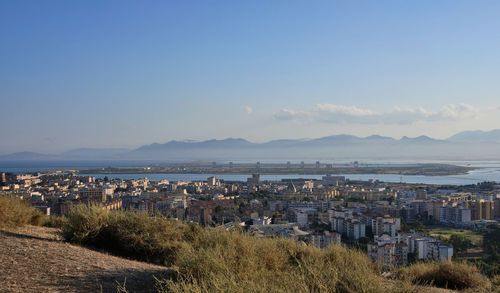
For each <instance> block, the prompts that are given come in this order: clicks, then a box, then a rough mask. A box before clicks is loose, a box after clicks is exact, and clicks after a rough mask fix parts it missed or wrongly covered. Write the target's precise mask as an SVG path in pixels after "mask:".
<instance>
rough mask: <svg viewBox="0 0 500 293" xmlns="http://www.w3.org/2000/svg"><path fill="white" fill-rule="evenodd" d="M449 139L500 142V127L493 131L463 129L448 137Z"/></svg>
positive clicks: (472, 141) (453, 140)
mask: <svg viewBox="0 0 500 293" xmlns="http://www.w3.org/2000/svg"><path fill="white" fill-rule="evenodd" d="M448 141H452V142H467V143H500V129H495V130H491V131H481V130H474V131H463V132H459V133H457V134H455V135H453V136H452V137H450V138H448Z"/></svg>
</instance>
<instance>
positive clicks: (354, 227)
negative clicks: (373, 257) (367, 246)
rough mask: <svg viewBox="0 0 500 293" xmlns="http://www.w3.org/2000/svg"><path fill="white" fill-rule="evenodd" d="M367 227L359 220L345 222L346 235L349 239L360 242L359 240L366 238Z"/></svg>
mask: <svg viewBox="0 0 500 293" xmlns="http://www.w3.org/2000/svg"><path fill="white" fill-rule="evenodd" d="M365 229H366V226H365V224H364V223H361V222H360V221H359V220H358V219H346V220H345V221H344V233H345V234H346V236H347V238H349V239H353V240H358V239H359V238H362V237H366V233H365Z"/></svg>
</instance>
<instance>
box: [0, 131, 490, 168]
mask: <svg viewBox="0 0 500 293" xmlns="http://www.w3.org/2000/svg"><path fill="white" fill-rule="evenodd" d="M499 150H500V130H492V131H488V132H485V131H464V132H460V133H457V134H455V135H453V136H451V137H450V138H448V139H445V140H441V139H434V138H431V137H428V136H419V137H414V138H410V137H407V136H404V137H402V138H401V139H395V138H392V137H387V136H380V135H370V136H367V137H358V136H353V135H347V134H341V135H331V136H325V137H320V138H315V139H278V140H272V141H268V142H264V143H254V142H250V141H248V140H245V139H242V138H227V139H221V140H218V139H211V140H205V141H193V140H186V141H176V140H172V141H169V142H166V143H163V144H161V143H153V144H150V145H144V146H141V147H139V148H137V149H134V150H129V149H123V148H103V149H99V148H80V149H74V150H69V151H66V152H63V153H61V154H59V155H46V154H40V153H34V152H20V153H13V154H9V155H2V156H0V160H4V161H7V160H75V159H78V160H96V159H103V160H104V159H105V160H115V159H116V160H170V159H180V160H259V159H262V160H263V159H309V158H311V159H324V158H331V159H334V158H345V157H351V158H356V157H359V158H364V159H367V158H372V159H375V158H392V159H464V158H466V159H468V160H471V159H490V158H496V159H500V152H499Z"/></svg>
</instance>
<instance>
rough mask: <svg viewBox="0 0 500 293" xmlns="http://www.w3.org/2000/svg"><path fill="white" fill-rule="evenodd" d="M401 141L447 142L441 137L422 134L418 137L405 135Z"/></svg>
mask: <svg viewBox="0 0 500 293" xmlns="http://www.w3.org/2000/svg"><path fill="white" fill-rule="evenodd" d="M400 141H402V142H411V143H437V142H445V141H443V140H439V139H434V138H430V137H428V136H425V135H422V136H418V137H413V138H412V137H408V136H403V137H402V138H401V139H400Z"/></svg>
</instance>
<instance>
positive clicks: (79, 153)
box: [58, 148, 130, 160]
mask: <svg viewBox="0 0 500 293" xmlns="http://www.w3.org/2000/svg"><path fill="white" fill-rule="evenodd" d="M129 151H130V150H129V149H121V148H105V149H98V148H80V149H74V150H69V151H66V152H64V153H62V154H60V155H59V156H58V157H59V158H60V159H71V160H87V159H88V160H96V159H110V158H114V157H119V156H121V155H124V154H125V153H127V152H129Z"/></svg>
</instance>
